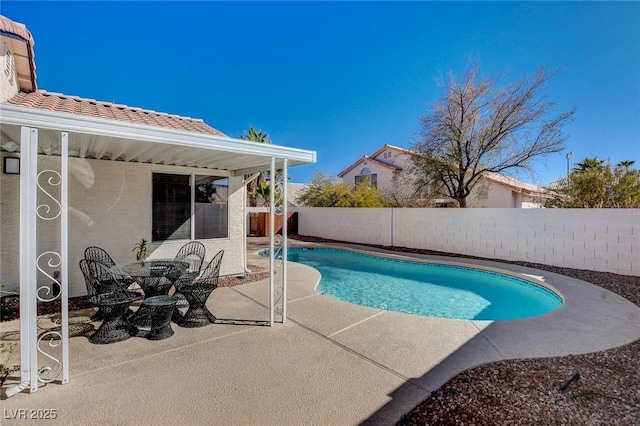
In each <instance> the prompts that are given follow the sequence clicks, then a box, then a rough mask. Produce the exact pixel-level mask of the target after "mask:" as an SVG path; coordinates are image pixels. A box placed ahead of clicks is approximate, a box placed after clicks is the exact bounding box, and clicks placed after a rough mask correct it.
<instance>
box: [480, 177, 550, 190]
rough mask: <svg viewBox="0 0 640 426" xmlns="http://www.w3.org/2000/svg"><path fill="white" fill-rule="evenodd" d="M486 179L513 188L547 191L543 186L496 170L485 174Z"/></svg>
mask: <svg viewBox="0 0 640 426" xmlns="http://www.w3.org/2000/svg"><path fill="white" fill-rule="evenodd" d="M483 177H484V178H485V179H487V180H490V181H492V182H495V183H497V184H500V185H504V186H507V187H509V188H511V189H515V190H518V191H523V192H527V193H542V192H545V190H544V188H541V187H539V186H536V185H532V184H530V183H526V182H522V181H519V180H517V179H514V178H511V177H508V176H504V175H501V174H499V173H494V172H486V173H484V176H483Z"/></svg>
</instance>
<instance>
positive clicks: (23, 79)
mask: <svg viewBox="0 0 640 426" xmlns="http://www.w3.org/2000/svg"><path fill="white" fill-rule="evenodd" d="M0 36H2V37H4V38H6V39H8V40H7V41H8V42H9V45H10V46H11V50H12V51H13V53H14V57H15V59H16V64H15V66H16V73H17V75H18V86H19V87H20V90H24V91H26V92H30V91H33V90H37V88H38V87H37V85H36V63H35V52H34V50H33V45H34V44H35V41H34V40H33V36H32V35H31V33H30V32H29V30H27V27H26V26H25V25H24V24H20V23H18V22H13V21H12V20H10V19H8V18H6V17H5V16H2V15H0Z"/></svg>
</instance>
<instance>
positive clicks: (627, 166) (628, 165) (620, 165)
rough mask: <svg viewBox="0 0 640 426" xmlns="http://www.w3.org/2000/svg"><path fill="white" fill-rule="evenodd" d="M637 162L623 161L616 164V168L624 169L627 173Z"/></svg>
mask: <svg viewBox="0 0 640 426" xmlns="http://www.w3.org/2000/svg"><path fill="white" fill-rule="evenodd" d="M635 163H636V162H635V161H633V160H626V161H621V162H619V163H618V164H616V169H622V170H624V171H625V173H628V172H629V169H630V168H631V166H633V165H634V164H635Z"/></svg>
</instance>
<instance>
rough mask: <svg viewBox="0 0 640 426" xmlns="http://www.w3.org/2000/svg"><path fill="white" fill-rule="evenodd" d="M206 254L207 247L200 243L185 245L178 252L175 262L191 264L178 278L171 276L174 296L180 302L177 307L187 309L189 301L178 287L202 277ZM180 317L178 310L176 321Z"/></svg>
mask: <svg viewBox="0 0 640 426" xmlns="http://www.w3.org/2000/svg"><path fill="white" fill-rule="evenodd" d="M205 253H206V247H205V246H204V244H202V243H201V242H200V241H191V242H189V243H187V244H185V245H183V246H182V247H181V248H180V250H178V254H176V257H175V260H179V261H182V262H187V263H189V268H188V269H187V270H186V271H185V272H183V273H182V274H181V275H180V276H178V277H172V276H169V277H168V278H169V279H170V280H173V284H174V288H175V292H174V294H173V295H174V296H175V297H177V299H178V302H177V304H176V306H177V307H179V308H180V307H186V306H187V300H186V298H185V297H184V295H183V294H182V293H180V291H179V290H178V287H182V286H184V285H186V284H189V283H190V282H191V281H193V280H194V279H195V278H196V277H197V276H198V275H200V270H201V268H202V262H203V261H204V256H205ZM179 315H180V311H178V309H176V310H175V312H174V320H177V316H179Z"/></svg>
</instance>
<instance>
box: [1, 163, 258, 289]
mask: <svg viewBox="0 0 640 426" xmlns="http://www.w3.org/2000/svg"><path fill="white" fill-rule="evenodd" d="M59 161H60V159H59V158H56V157H46V156H40V157H39V158H38V162H39V170H44V169H47V168H52V169H56V170H59ZM153 172H168V173H184V174H188V173H192V172H194V173H198V174H205V173H204V171H203V170H202V169H189V168H182V167H173V166H163V165H152V164H140V163H126V162H121V161H100V160H91V159H79V158H70V159H69V294H70V296H72V297H73V296H79V295H83V294H86V287H85V283H84V279H83V277H82V274H81V272H80V269H79V267H78V263H79V261H80V259H82V258H83V257H84V250H85V248H86V247H88V246H91V245H97V246H100V247H102V248H104V249H105V250H107V252H109V254H110V255H111V256H112V257H113V259H114V261H115V262H116V263H120V264H124V263H128V262H132V261H134V260H135V255H134V252H133V248H134V245H135V244H136V243H137V242H139V241H140V240H141V239H143V238H144V239H146V240H147V241H149V242H150V241H151V239H152V238H151V220H152V212H151V205H152V198H151V195H152V194H151V189H152V173H153ZM212 174H214V175H218V173H212ZM19 185H20V176H18V175H5V174H2V175H0V205H1V207H0V220H1V225H0V280H1V281H2V282H5V283H6V284H7V287H8V288H9V289H17V288H18V287H19V262H20V259H19V223H20V216H19V215H20V196H19ZM243 188H244V187H243V185H242V177H231V178H229V206H228V207H229V238H221V239H212V240H201V241H202V242H203V243H204V244H205V246H206V249H207V251H206V259H205V262H208V261H209V260H211V258H213V256H214V255H215V254H216V253H217V252H218V251H219V250H225V255H224V258H223V262H222V267H221V274H222V275H226V274H240V273H242V272H243V271H244V263H245V261H244V258H245V257H244V248H243V241H244V220H243V217H242V214H241V212H242V208H243V200H244V194H243V191H244V189H243ZM54 196H57V194H55V193H54ZM44 201H48V200H46V197H44V196H43V195H39V198H38V203H39V204H40V203H42V202H44ZM37 239H38V253H41V252H43V251H45V250H54V251H59V244H60V243H59V221H57V220H55V221H51V222H46V221H42V220H38V237H37ZM186 242H187V241H186V240H175V241H165V242H162V243H150V244H149V247H148V252H149V257H150V258H165V257H166V258H173V257H174V256H175V254H176V253H177V251H178V250H179V248H180V247H181V246H182V245H183V244H185V243H186ZM205 265H206V263H205ZM48 281H50V280H48V279H47V278H46V277H43V276H41V275H39V278H38V284H39V285H44V284H47V283H48Z"/></svg>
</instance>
